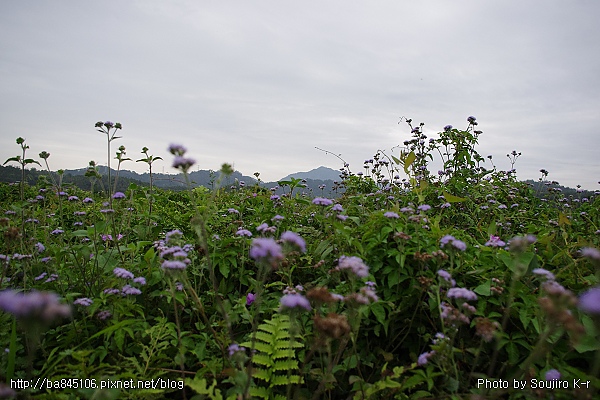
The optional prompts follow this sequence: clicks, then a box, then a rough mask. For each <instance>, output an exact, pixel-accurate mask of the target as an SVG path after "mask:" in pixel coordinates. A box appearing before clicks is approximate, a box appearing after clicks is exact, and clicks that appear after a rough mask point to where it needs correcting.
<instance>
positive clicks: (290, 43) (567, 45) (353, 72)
mask: <svg viewBox="0 0 600 400" xmlns="http://www.w3.org/2000/svg"><path fill="white" fill-rule="evenodd" d="M0 11H2V12H0V74H2V76H3V79H2V80H1V81H0V93H1V96H0V122H2V134H1V136H0V138H1V139H2V146H1V147H0V159H2V161H3V160H5V159H6V158H8V157H11V156H13V155H16V154H17V153H18V147H17V146H16V145H15V144H14V140H15V138H16V137H17V136H23V137H25V138H26V139H27V142H28V144H29V145H30V146H31V151H32V152H33V154H34V155H35V154H37V153H38V152H39V151H41V150H48V151H49V152H50V153H51V154H52V156H51V158H50V163H51V166H52V167H53V168H78V167H84V166H86V165H87V162H88V161H89V160H92V159H93V160H96V161H98V162H100V163H105V159H106V143H105V142H104V140H105V138H103V137H102V136H101V135H100V133H97V132H95V130H94V128H93V124H94V123H95V122H96V121H97V120H103V119H111V120H113V121H120V122H122V123H123V126H124V129H123V131H122V133H123V138H122V139H120V140H118V141H116V142H114V143H115V146H114V147H118V145H120V144H124V145H125V146H126V147H127V149H128V155H130V156H131V158H136V156H135V155H136V154H137V153H138V152H139V151H140V149H141V148H142V147H143V146H147V147H149V148H150V150H151V152H153V153H154V154H156V155H160V156H162V157H163V158H165V162H164V163H163V165H164V167H165V170H170V165H169V163H168V160H169V159H170V157H169V155H168V154H167V153H166V147H167V146H168V144H169V143H171V142H180V143H183V144H185V145H186V146H187V147H188V148H189V149H190V154H191V156H193V157H194V158H196V159H197V160H198V161H199V167H200V168H212V169H217V168H219V166H220V164H221V163H222V162H225V161H227V162H232V163H234V164H235V167H236V168H237V169H239V170H240V171H242V172H243V173H245V174H252V173H253V172H255V171H259V172H261V177H262V178H263V179H265V180H275V179H278V178H281V177H283V176H285V175H287V174H288V173H291V172H294V171H296V170H307V169H310V168H314V167H317V166H319V165H327V166H330V167H332V168H339V167H340V166H341V165H340V163H339V160H337V159H336V158H335V157H333V156H331V155H327V154H325V153H323V152H320V151H318V150H316V149H315V148H314V147H315V146H318V147H320V148H324V149H327V150H330V151H332V152H334V153H336V154H337V153H341V154H342V157H343V158H344V159H345V160H346V161H348V162H350V164H351V167H352V169H353V170H354V171H359V170H361V169H362V162H363V160H364V159H368V158H370V157H371V156H372V155H373V153H374V152H375V151H377V149H382V150H388V149H390V148H391V147H393V146H396V145H398V144H401V143H402V142H403V141H404V140H406V139H408V138H409V136H410V132H409V129H408V127H407V126H406V125H404V124H400V125H398V124H397V123H398V121H399V118H400V116H406V117H409V118H412V119H413V120H414V121H415V122H417V123H418V122H421V121H422V122H425V124H426V125H425V130H426V133H427V134H428V135H431V136H433V135H435V133H436V132H438V131H439V130H440V129H441V128H442V127H443V126H444V125H446V124H452V125H454V126H455V127H466V124H467V123H466V117H467V116H469V115H475V116H476V117H477V118H478V121H479V122H480V126H479V127H480V128H481V129H482V130H483V131H484V134H483V135H482V136H481V138H480V145H481V147H480V149H479V152H480V153H481V154H483V155H487V154H493V155H494V160H495V162H496V164H497V165H498V166H499V167H500V168H508V167H509V166H510V164H509V162H508V160H507V159H506V158H505V157H504V156H505V154H507V153H509V152H510V151H512V150H513V149H515V150H517V151H520V152H522V153H523V156H522V157H521V158H520V159H519V160H518V161H517V164H516V168H517V171H518V175H519V177H520V178H521V179H527V178H534V179H536V178H537V177H538V176H539V173H538V170H539V169H540V168H546V169H548V170H549V171H550V172H551V175H550V178H551V179H556V180H558V181H560V182H561V183H562V184H565V185H569V186H575V185H577V184H581V185H583V186H584V187H586V188H590V189H595V188H596V187H597V183H596V182H597V181H598V180H599V179H600V175H599V174H598V170H599V168H598V167H599V166H600V165H599V164H600V163H599V162H598V161H597V160H598V156H597V155H596V151H597V149H598V147H599V146H598V144H599V140H598V133H597V131H598V126H599V122H600V121H599V120H600V116H599V114H598V112H597V110H598V109H599V106H600V96H599V94H598V89H599V88H600V76H599V75H598V74H597V71H598V70H600V61H599V60H600V57H599V56H598V54H600V51H598V50H599V49H598V47H599V45H598V42H597V38H598V37H600V27H599V26H598V25H597V23H596V19H595V16H596V15H598V11H600V5H598V3H596V2H592V1H580V2H576V3H573V2H572V3H568V4H566V3H564V2H559V1H548V2H544V3H543V6H540V3H539V2H531V1H519V2H517V1H514V2H512V1H508V2H502V3H489V2H475V1H455V2H452V3H448V2H444V1H433V2H396V1H387V2H386V1H384V2H377V4H372V3H362V4H360V3H350V4H348V3H347V2H341V1H331V2H301V3H298V2H296V3H286V2H279V1H261V2H252V3H228V2H196V1H183V0H182V1H171V2H163V1H158V0H144V1H103V2H95V3H81V2H76V1H65V2H51V1H37V2H31V3H28V2H4V3H3V4H2V5H1V6H0ZM124 167H125V168H129V169H136V170H138V171H143V166H142V165H140V164H137V165H135V164H133V163H129V164H126V165H125V166H124Z"/></svg>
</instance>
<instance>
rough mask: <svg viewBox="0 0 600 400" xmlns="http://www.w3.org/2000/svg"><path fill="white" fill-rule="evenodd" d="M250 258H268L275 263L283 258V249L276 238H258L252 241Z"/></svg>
mask: <svg viewBox="0 0 600 400" xmlns="http://www.w3.org/2000/svg"><path fill="white" fill-rule="evenodd" d="M250 258H252V259H253V260H255V261H259V260H266V261H267V262H269V263H271V264H273V263H275V262H277V261H278V260H282V259H283V251H282V249H281V246H280V245H278V244H277V242H276V241H275V240H273V239H271V238H258V239H254V240H253V241H252V246H251V247H250Z"/></svg>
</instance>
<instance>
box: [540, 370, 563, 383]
mask: <svg viewBox="0 0 600 400" xmlns="http://www.w3.org/2000/svg"><path fill="white" fill-rule="evenodd" d="M544 378H545V379H546V380H547V381H556V380H559V379H560V372H559V371H558V370H556V369H549V370H548V371H546V375H545V376H544Z"/></svg>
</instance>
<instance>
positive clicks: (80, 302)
mask: <svg viewBox="0 0 600 400" xmlns="http://www.w3.org/2000/svg"><path fill="white" fill-rule="evenodd" d="M92 303H94V301H93V300H92V299H89V298H87V297H80V298H78V299H77V300H75V301H74V302H73V304H78V305H80V306H84V307H89V306H91V305H92Z"/></svg>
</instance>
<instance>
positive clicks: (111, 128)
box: [96, 121, 123, 207]
mask: <svg viewBox="0 0 600 400" xmlns="http://www.w3.org/2000/svg"><path fill="white" fill-rule="evenodd" d="M96 128H98V129H97V131H98V132H100V133H104V134H105V135H106V138H107V145H108V152H107V154H108V158H107V166H108V185H107V187H108V201H109V202H110V204H111V207H112V186H111V184H110V180H111V179H110V142H112V141H113V140H115V139H120V138H121V136H116V134H117V131H118V130H119V129H122V128H123V126H122V125H121V123H120V122H117V123H114V122H111V121H106V122H102V121H98V122H96Z"/></svg>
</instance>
